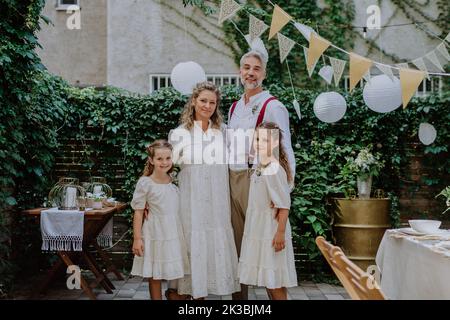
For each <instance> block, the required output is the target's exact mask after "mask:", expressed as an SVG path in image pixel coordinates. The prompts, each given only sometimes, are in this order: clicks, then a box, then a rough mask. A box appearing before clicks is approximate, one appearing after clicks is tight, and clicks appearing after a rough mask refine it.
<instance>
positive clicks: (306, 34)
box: [294, 22, 316, 42]
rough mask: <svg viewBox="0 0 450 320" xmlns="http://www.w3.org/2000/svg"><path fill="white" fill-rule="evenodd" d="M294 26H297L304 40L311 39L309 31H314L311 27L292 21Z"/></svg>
mask: <svg viewBox="0 0 450 320" xmlns="http://www.w3.org/2000/svg"><path fill="white" fill-rule="evenodd" d="M294 26H295V27H296V28H297V30H298V31H300V32H301V34H302V35H303V36H304V37H305V39H306V40H308V42H309V39H311V33H316V32H315V31H314V30H313V29H312V28H311V27H308V26H307V25H304V24H301V23H298V22H296V23H294Z"/></svg>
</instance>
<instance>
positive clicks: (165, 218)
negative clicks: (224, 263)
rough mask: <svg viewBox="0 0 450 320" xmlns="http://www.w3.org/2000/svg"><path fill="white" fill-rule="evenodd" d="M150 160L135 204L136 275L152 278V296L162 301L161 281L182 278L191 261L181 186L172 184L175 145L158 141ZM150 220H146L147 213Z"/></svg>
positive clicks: (134, 250) (187, 270) (152, 149)
mask: <svg viewBox="0 0 450 320" xmlns="http://www.w3.org/2000/svg"><path fill="white" fill-rule="evenodd" d="M147 153H148V159H147V163H146V165H145V168H144V172H143V174H142V177H140V178H139V180H138V182H137V184H136V189H135V191H134V194H133V200H132V201H131V207H132V208H133V209H134V218H133V233H134V240H133V253H134V255H135V256H134V261H133V267H132V270H131V274H132V275H136V276H140V277H144V278H148V281H149V290H150V297H151V299H152V300H161V298H162V297H161V280H162V279H164V280H173V279H179V278H182V277H183V276H184V275H185V274H186V273H188V272H189V260H188V257H187V251H186V247H185V242H184V237H183V233H182V227H181V222H180V219H179V215H178V214H179V213H178V209H179V194H178V193H179V192H178V187H177V186H175V185H174V184H172V181H171V178H170V176H169V173H170V172H171V171H172V170H173V163H172V146H171V145H170V144H169V143H168V142H167V141H165V140H156V141H155V142H153V143H152V144H151V145H150V146H148V148H147ZM146 207H147V208H148V217H146V218H145V219H144V210H145V209H146Z"/></svg>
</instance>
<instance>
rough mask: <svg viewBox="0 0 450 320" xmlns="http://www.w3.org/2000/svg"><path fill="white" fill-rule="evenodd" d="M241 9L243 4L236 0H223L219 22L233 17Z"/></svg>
mask: <svg viewBox="0 0 450 320" xmlns="http://www.w3.org/2000/svg"><path fill="white" fill-rule="evenodd" d="M239 9H241V5H240V4H239V3H237V2H236V1H234V0H222V2H221V4H220V12H219V24H222V23H223V22H224V21H225V20H228V19H230V18H231V17H233V16H234V15H235V14H236V12H238V11H239Z"/></svg>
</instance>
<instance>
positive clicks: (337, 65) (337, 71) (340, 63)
mask: <svg viewBox="0 0 450 320" xmlns="http://www.w3.org/2000/svg"><path fill="white" fill-rule="evenodd" d="M330 63H331V67H332V68H333V73H334V84H335V86H336V87H337V86H339V81H340V80H341V77H342V74H343V73H344V68H345V64H346V63H347V61H345V60H341V59H336V58H331V57H330Z"/></svg>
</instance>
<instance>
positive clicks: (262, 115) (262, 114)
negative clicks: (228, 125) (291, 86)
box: [228, 97, 277, 129]
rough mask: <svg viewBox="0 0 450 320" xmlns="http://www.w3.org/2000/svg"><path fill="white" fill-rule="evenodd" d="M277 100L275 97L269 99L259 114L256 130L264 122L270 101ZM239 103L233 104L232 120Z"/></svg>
mask: <svg viewBox="0 0 450 320" xmlns="http://www.w3.org/2000/svg"><path fill="white" fill-rule="evenodd" d="M276 99H277V98H275V97H270V98H269V99H267V100H266V101H265V102H264V104H263V107H262V108H261V111H260V112H259V115H258V119H257V120H256V125H255V129H256V128H257V127H258V126H259V125H260V124H261V123H262V122H263V120H264V114H265V113H266V108H267V105H268V104H269V102H270V101H272V100H276ZM237 103H238V102H237V101H235V102H233V104H232V105H231V110H230V119H231V117H232V116H233V113H234V109H236V105H237ZM230 119H228V121H230Z"/></svg>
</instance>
